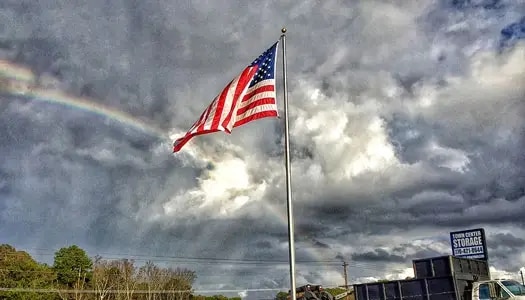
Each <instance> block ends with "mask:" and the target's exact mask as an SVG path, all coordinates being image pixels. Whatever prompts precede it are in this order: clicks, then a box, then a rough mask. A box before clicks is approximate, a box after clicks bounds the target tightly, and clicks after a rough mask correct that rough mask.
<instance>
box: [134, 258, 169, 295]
mask: <svg viewBox="0 0 525 300" xmlns="http://www.w3.org/2000/svg"><path fill="white" fill-rule="evenodd" d="M163 275H164V272H163V271H162V269H161V268H159V267H158V266H156V265H155V264H154V263H153V262H152V261H147V262H146V264H145V265H144V266H142V267H140V269H139V278H140V279H139V280H140V287H141V289H145V290H147V291H148V292H147V293H146V295H145V299H146V300H156V299H160V295H159V294H158V293H156V292H155V291H159V290H161V289H162V285H163V284H164V282H163V280H164V278H163Z"/></svg>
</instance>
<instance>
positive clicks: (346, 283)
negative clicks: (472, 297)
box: [343, 261, 523, 292]
mask: <svg viewBox="0 0 525 300" xmlns="http://www.w3.org/2000/svg"><path fill="white" fill-rule="evenodd" d="M346 267H348V264H347V263H346V261H344V262H343V270H344V274H345V289H346V291H347V292H348V274H347V273H346ZM521 278H523V273H522V275H521Z"/></svg>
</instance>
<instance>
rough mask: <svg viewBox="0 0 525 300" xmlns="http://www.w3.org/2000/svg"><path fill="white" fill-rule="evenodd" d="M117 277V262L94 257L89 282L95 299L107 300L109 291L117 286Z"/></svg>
mask: <svg viewBox="0 0 525 300" xmlns="http://www.w3.org/2000/svg"><path fill="white" fill-rule="evenodd" d="M118 276H119V269H118V262H114V261H108V260H103V259H102V257H100V256H95V259H94V263H93V277H92V281H91V286H92V287H93V289H94V290H95V297H96V298H97V299H99V300H104V299H109V298H110V295H111V294H110V291H111V290H112V289H115V287H117V285H118Z"/></svg>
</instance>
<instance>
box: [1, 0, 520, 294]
mask: <svg viewBox="0 0 525 300" xmlns="http://www.w3.org/2000/svg"><path fill="white" fill-rule="evenodd" d="M283 26H286V28H287V30H288V31H287V39H286V42H287V44H286V46H287V52H286V56H287V83H288V84H287V85H288V95H289V115H290V119H289V122H290V139H291V151H292V155H291V161H292V163H291V167H292V177H291V181H292V200H293V208H294V219H295V245H296V256H297V257H296V259H297V274H296V280H297V284H298V285H301V284H305V283H313V284H323V285H325V286H335V285H340V284H343V283H344V279H343V267H342V262H343V261H347V262H348V264H349V266H348V276H349V282H350V283H359V282H365V281H367V280H373V279H377V278H390V279H393V278H404V277H406V276H412V274H411V273H410V267H411V261H412V259H417V258H425V257H431V256H438V255H448V254H450V253H451V249H450V241H449V232H450V231H454V230H462V229H469V228H484V229H485V231H486V234H487V242H488V252H489V256H490V263H491V266H492V270H493V275H494V274H496V275H498V276H499V275H501V276H507V277H514V278H517V276H518V271H519V269H520V268H522V267H525V251H523V249H524V247H525V229H524V228H525V226H524V225H525V219H524V216H525V155H524V153H525V152H523V148H524V146H525V121H524V120H525V119H524V116H525V101H524V99H525V84H523V83H524V82H525V41H524V39H523V38H524V37H525V34H524V32H525V2H524V1H523V0H508V1H505V0H501V1H497V0H491V1H488V0H487V1H484V0H471V1H469V0H463V1H461V0H444V1H430V0H425V1H423V0H418V1H416V0H406V1H387V0H384V1H379V0H366V1H357V0H352V1H332V0H326V1H264V2H263V1H260V2H256V1H233V0H232V1H225V2H219V1H217V2H215V1H182V0H181V1H174V0H140V1H139V0H127V1H123V0H115V1H104V0H90V1H81V2H77V1H75V3H73V2H71V1H54V0H41V1H36V2H35V1H29V0H27V1H25V0H3V1H1V3H0V136H1V139H0V156H1V157H2V159H1V160H0V242H1V243H7V244H11V245H13V246H15V247H16V248H19V249H21V250H26V251H28V252H29V253H30V254H32V255H33V257H34V258H35V259H37V260H39V261H52V259H53V253H54V252H55V251H56V250H58V249H59V248H61V247H65V246H68V245H72V244H76V245H79V246H80V247H82V248H83V249H85V250H86V251H87V252H88V254H89V255H90V256H94V255H97V254H99V255H101V256H103V257H106V258H112V259H116V258H134V259H135V260H136V261H137V263H143V262H144V261H145V260H148V259H153V260H154V261H155V262H158V263H160V264H166V265H176V266H182V267H187V268H190V269H192V270H195V271H196V272H197V276H198V278H197V280H196V282H195V289H196V290H198V291H206V290H233V292H235V293H237V292H239V294H240V295H243V296H247V297H248V298H250V299H255V298H257V297H263V296H261V295H275V294H276V293H277V290H279V289H283V290H287V289H288V288H289V274H288V263H287V261H288V236H287V219H286V191H285V180H284V178H285V177H284V176H285V171H284V157H283V153H284V152H283V139H284V135H283V119H274V118H267V119H262V120H258V121H256V122H252V123H249V124H247V125H244V126H242V127H239V128H236V129H235V130H234V131H233V133H232V134H231V135H228V134H224V133H216V134H210V135H205V136H199V137H196V138H194V139H192V140H191V141H190V142H189V143H188V144H187V145H186V146H184V148H183V149H182V150H181V151H180V152H178V153H176V154H173V153H172V143H173V140H174V139H176V138H178V137H180V136H182V135H183V134H184V133H185V132H186V130H188V129H189V127H190V126H191V125H192V124H193V122H195V121H196V120H197V118H198V117H199V116H200V114H201V113H202V111H203V110H204V109H205V108H206V106H207V105H208V104H210V103H211V101H212V100H213V98H214V97H215V96H216V95H217V94H218V93H219V92H220V91H221V90H222V88H223V87H224V86H225V85H226V84H227V83H228V82H230V80H232V79H233V78H234V77H235V76H236V75H237V74H238V73H239V72H240V71H241V70H242V69H243V68H244V67H245V66H246V65H248V64H249V63H250V62H251V61H252V60H253V59H254V58H256V57H258V56H259V55H260V54H261V53H262V52H263V51H264V50H266V49H267V48H268V47H270V46H271V45H272V44H273V43H274V42H275V41H277V40H278V39H279V37H280V34H281V32H280V30H281V28H282V27H283ZM281 51H282V49H281V48H279V51H278V56H279V62H278V66H280V63H281V56H282V52H281ZM276 72H277V79H278V81H277V82H278V83H277V94H278V99H277V100H278V105H279V108H280V110H281V111H280V113H281V114H282V108H283V105H282V92H283V85H282V84H281V82H282V75H283V74H282V69H281V68H277V71H276ZM257 289H259V290H261V289H270V291H266V292H260V291H259V292H257V291H254V290H257Z"/></svg>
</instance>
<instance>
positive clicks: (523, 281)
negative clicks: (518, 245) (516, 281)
mask: <svg viewBox="0 0 525 300" xmlns="http://www.w3.org/2000/svg"><path fill="white" fill-rule="evenodd" d="M520 274H521V284H523V285H525V280H523V269H521V270H520Z"/></svg>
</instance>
